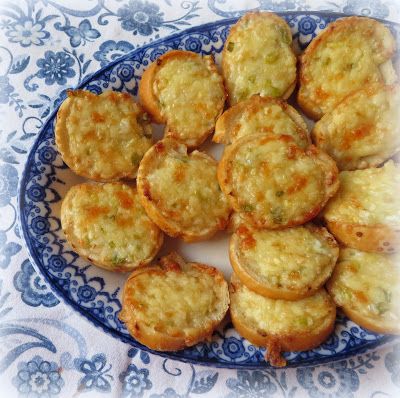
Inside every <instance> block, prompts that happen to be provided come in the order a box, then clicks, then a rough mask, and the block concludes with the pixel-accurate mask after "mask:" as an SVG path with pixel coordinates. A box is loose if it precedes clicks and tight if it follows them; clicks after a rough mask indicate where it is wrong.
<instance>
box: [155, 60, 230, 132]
mask: <svg viewBox="0 0 400 398" xmlns="http://www.w3.org/2000/svg"><path fill="white" fill-rule="evenodd" d="M210 62H212V61H211V60H208V59H203V58H202V57H200V56H198V57H196V58H192V57H188V58H186V59H184V58H182V57H180V58H176V59H169V60H168V61H166V62H165V63H163V65H162V67H160V68H159V69H158V72H157V75H156V77H155V81H154V91H155V93H156V96H157V97H158V100H159V104H160V107H161V113H162V115H163V116H164V117H165V118H166V120H167V125H168V129H169V130H171V131H173V132H176V133H178V135H179V137H180V138H181V139H183V140H185V139H189V138H192V137H197V136H198V135H199V134H202V133H204V132H207V131H211V130H212V129H213V128H214V126H215V120H216V118H217V116H218V115H219V114H220V112H221V110H222V108H223V106H224V102H225V93H224V88H223V84H222V77H221V76H220V75H219V74H218V73H217V72H216V71H213V70H212V69H211V67H210Z"/></svg>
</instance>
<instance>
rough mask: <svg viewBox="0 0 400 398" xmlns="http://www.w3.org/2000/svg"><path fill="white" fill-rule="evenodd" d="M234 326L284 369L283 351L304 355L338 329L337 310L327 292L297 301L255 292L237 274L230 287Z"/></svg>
mask: <svg viewBox="0 0 400 398" xmlns="http://www.w3.org/2000/svg"><path fill="white" fill-rule="evenodd" d="M229 294H230V301H231V305H230V313H231V317H232V323H233V325H234V327H235V329H236V330H237V331H238V332H239V333H240V335H241V336H243V337H244V338H246V339H247V340H249V341H250V343H252V344H254V345H257V346H260V347H265V348H267V353H266V359H267V360H268V361H269V362H270V363H271V365H273V366H285V365H286V360H285V359H284V358H283V357H282V356H281V352H283V351H305V350H311V349H312V348H314V347H317V346H319V345H320V344H321V343H323V342H324V341H325V340H326V339H327V338H328V337H329V335H330V334H331V333H332V331H333V329H334V325H335V318H336V306H335V304H334V302H333V301H332V299H331V298H330V297H329V295H328V294H327V293H326V291H325V290H324V289H320V290H318V291H317V292H316V293H315V294H314V295H313V296H310V297H307V298H304V299H302V300H298V301H287V300H274V299H271V298H267V297H264V296H261V295H260V294H257V293H256V292H253V291H252V290H250V289H248V288H247V287H246V286H245V285H243V284H242V283H241V282H240V281H239V279H238V278H237V276H236V275H235V274H233V275H232V279H231V283H230V286H229Z"/></svg>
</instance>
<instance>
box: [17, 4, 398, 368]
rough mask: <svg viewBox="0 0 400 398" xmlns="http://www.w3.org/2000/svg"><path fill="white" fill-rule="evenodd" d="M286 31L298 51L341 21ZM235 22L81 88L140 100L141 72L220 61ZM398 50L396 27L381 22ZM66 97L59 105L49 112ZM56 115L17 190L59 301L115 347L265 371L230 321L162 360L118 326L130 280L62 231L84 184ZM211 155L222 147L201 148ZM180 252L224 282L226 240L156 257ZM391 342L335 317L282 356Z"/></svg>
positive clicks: (317, 18) (121, 65)
mask: <svg viewBox="0 0 400 398" xmlns="http://www.w3.org/2000/svg"><path fill="white" fill-rule="evenodd" d="M278 14H279V15H280V16H282V17H283V18H284V19H285V20H286V21H287V22H288V24H289V25H290V27H291V30H292V34H293V39H294V42H295V46H297V47H298V48H299V49H300V50H303V49H304V48H306V47H307V45H308V44H309V42H310V41H311V40H312V39H313V38H314V37H315V36H316V35H317V34H318V32H319V31H320V30H322V29H324V28H325V27H326V25H327V24H328V23H329V22H332V21H334V20H335V19H337V18H339V17H343V16H344V15H341V14H333V13H321V12H307V13H304V12H287V13H278ZM236 21H237V18H234V19H227V20H222V21H218V22H215V23H210V24H206V25H202V26H198V27H193V28H191V29H188V30H186V31H183V32H180V33H178V34H175V35H173V36H170V37H167V38H165V39H162V40H159V41H155V42H152V43H150V44H147V45H145V46H143V47H141V48H138V49H137V50H134V51H132V52H131V53H129V54H127V55H126V56H124V57H122V58H120V59H118V60H116V61H114V62H112V63H110V64H109V65H107V66H106V67H104V68H102V69H101V70H99V71H98V72H96V73H94V74H93V75H91V76H89V77H88V78H87V79H86V80H85V81H84V82H83V83H82V84H81V85H80V86H79V87H78V88H82V89H86V90H89V91H92V92H94V93H96V94H99V93H101V92H103V91H106V90H116V91H126V92H129V93H130V94H132V95H133V96H135V97H136V96H137V92H138V83H139V80H140V76H141V75H142V73H143V71H144V69H145V68H146V67H147V66H148V65H149V64H150V63H151V62H152V61H153V60H154V59H156V58H157V57H158V56H160V55H161V54H163V53H165V52H166V51H169V50H172V49H178V48H179V49H184V50H190V51H194V52H198V53H202V54H214V55H215V58H216V61H217V63H219V62H220V57H221V51H222V48H223V44H224V42H225V39H226V37H227V35H228V32H229V29H230V27H231V26H232V25H233V24H234V23H235V22H236ZM382 22H383V23H385V24H386V25H387V26H388V27H389V28H390V29H391V31H392V32H393V34H394V35H395V37H396V39H397V43H400V40H399V38H400V26H399V25H396V24H394V23H389V22H384V21H382ZM63 99H64V98H57V99H56V100H55V101H54V106H55V108H57V106H58V105H59V104H60V103H61V102H62V100H63ZM56 111H57V109H55V111H54V112H53V113H52V115H51V116H50V117H49V119H48V120H47V121H46V123H45V124H44V126H43V128H42V130H41V132H40V133H39V136H38V138H37V140H36V142H35V143H34V145H33V147H32V149H31V152H30V154H29V156H28V160H27V163H26V166H25V169H24V172H23V176H22V179H21V182H20V186H19V212H20V214H19V216H20V225H21V229H22V231H23V236H24V239H25V241H26V246H27V248H28V252H29V256H30V259H31V261H32V263H33V264H34V266H35V267H36V268H37V269H38V270H39V271H40V272H41V274H42V275H43V276H44V277H45V279H46V281H47V282H48V283H49V285H50V286H51V288H52V289H53V291H54V292H55V293H56V294H57V296H58V297H60V298H62V299H63V300H64V301H65V302H66V303H67V304H68V305H70V306H72V307H73V308H74V309H75V310H76V311H77V312H79V313H80V314H81V315H82V316H84V317H85V318H87V319H88V320H89V321H90V322H92V323H93V324H94V325H95V326H98V327H100V328H102V329H103V330H104V331H105V332H107V333H109V334H111V335H112V336H114V337H116V338H119V339H120V340H122V341H124V342H127V343H129V344H131V345H133V346H135V347H138V348H140V349H143V350H146V351H149V352H152V353H154V354H157V355H161V356H163V357H167V358H171V359H177V360H181V361H184V362H191V363H197V364H201V365H211V366H217V367H226V368H265V367H267V366H270V365H269V364H268V363H267V362H265V360H264V354H265V350H264V349H259V348H257V347H254V346H253V345H251V344H250V343H249V342H248V341H247V340H245V339H243V338H242V337H240V336H239V335H238V334H237V333H236V331H235V330H234V329H233V327H232V324H230V323H229V322H228V323H226V324H225V325H224V326H221V328H220V329H219V330H217V331H216V332H215V333H214V335H213V338H212V341H210V342H205V343H201V344H197V345H196V346H194V347H191V348H189V349H185V350H183V351H179V352H174V353H169V352H168V353H165V352H164V353H160V352H154V351H151V350H149V349H148V348H146V347H144V346H142V345H141V344H139V343H138V342H137V341H136V340H134V339H133V338H132V337H131V336H130V335H129V333H128V332H127V330H126V328H125V327H124V325H123V324H122V323H121V322H120V321H119V319H118V313H119V311H120V309H121V290H122V287H123V284H124V281H125V279H126V278H127V274H114V273H111V272H107V271H105V270H102V269H100V268H98V267H95V266H93V265H90V264H88V263H87V262H86V261H84V260H83V259H81V258H80V257H79V256H78V255H77V254H76V253H75V252H73V251H72V249H71V247H70V246H69V245H68V243H67V242H66V240H65V237H64V235H63V232H62V230H61V225H60V207H61V201H62V198H63V197H64V196H65V194H66V192H67V191H68V189H69V188H70V187H71V186H73V185H75V184H77V183H79V182H82V181H83V179H81V178H80V177H77V176H76V175H74V173H73V172H72V171H70V170H69V169H68V167H67V166H66V165H65V164H64V163H63V161H62V159H61V156H60V154H59V153H58V152H57V148H56V145H55V141H54V122H55V118H56ZM203 149H205V150H206V151H208V152H211V153H214V154H216V153H217V152H218V151H220V148H216V146H213V145H211V144H206V145H205V147H204V146H203ZM172 249H174V250H178V251H179V252H181V253H182V254H183V255H184V257H186V258H187V259H189V260H191V261H201V262H204V263H208V264H211V265H215V266H217V267H218V268H220V269H221V270H222V271H223V272H224V273H225V275H226V276H227V277H228V276H229V274H230V265H229V258H228V237H227V235H226V234H220V235H218V236H217V237H215V238H214V239H212V240H211V241H207V242H201V243H197V244H184V243H181V242H177V241H174V240H172V239H166V242H165V244H164V247H163V249H162V250H161V253H160V254H164V253H167V252H168V251H170V250H172ZM392 339H393V336H383V335H379V334H374V333H370V332H368V331H366V330H364V329H363V328H361V327H359V326H357V325H356V324H354V323H353V322H351V321H350V320H348V319H347V318H346V317H345V316H344V315H342V314H341V313H339V314H338V317H337V322H336V329H335V332H334V333H333V334H332V336H331V337H330V338H329V340H327V341H326V342H325V343H324V344H323V345H321V346H320V347H318V348H316V349H314V350H311V351H305V352H297V353H295V352H292V353H286V354H285V357H286V358H287V360H288V366H304V365H316V364H319V363H324V362H330V361H334V360H337V359H340V358H344V357H346V356H349V355H354V354H358V353H362V352H365V351H366V350H368V349H372V348H374V347H377V346H379V345H381V344H384V343H386V342H388V341H390V340H392Z"/></svg>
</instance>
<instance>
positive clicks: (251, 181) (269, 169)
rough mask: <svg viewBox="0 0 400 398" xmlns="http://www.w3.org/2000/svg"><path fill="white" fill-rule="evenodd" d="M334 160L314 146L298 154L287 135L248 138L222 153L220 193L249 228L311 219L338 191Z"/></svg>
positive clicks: (279, 225)
mask: <svg viewBox="0 0 400 398" xmlns="http://www.w3.org/2000/svg"><path fill="white" fill-rule="evenodd" d="M337 174H338V171H337V168H336V165H335V163H334V161H333V160H332V159H331V158H330V157H329V156H328V155H326V154H325V153H324V152H321V151H319V150H317V149H316V148H315V147H312V146H311V147H309V148H308V149H307V150H303V149H301V148H300V147H298V146H297V145H296V144H295V142H294V141H293V139H292V138H291V137H289V136H271V135H267V134H252V135H248V136H244V137H242V138H240V139H238V140H237V141H235V142H234V143H233V144H232V145H230V146H229V147H228V148H227V149H226V150H225V152H224V155H223V157H222V160H221V162H220V164H219V168H218V180H219V183H220V185H221V188H222V190H223V191H224V192H225V194H226V195H228V197H229V198H230V200H231V204H232V207H233V208H234V210H235V211H237V212H240V213H242V216H243V217H245V218H246V219H247V220H248V221H249V222H250V223H251V224H252V225H254V226H257V227H265V228H274V229H275V228H278V229H280V228H284V227H288V226H294V225H300V224H303V223H305V222H307V221H309V220H310V219H312V218H313V217H315V216H316V215H317V213H318V212H319V211H320V210H321V209H322V207H323V206H324V205H325V203H326V201H327V200H328V199H329V198H330V197H331V196H332V195H333V194H334V193H335V192H336V190H337V188H338V179H337Z"/></svg>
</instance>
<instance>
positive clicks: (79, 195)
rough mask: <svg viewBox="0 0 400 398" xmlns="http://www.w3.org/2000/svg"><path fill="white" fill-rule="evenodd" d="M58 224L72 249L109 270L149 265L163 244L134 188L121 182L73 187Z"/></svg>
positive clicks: (159, 233)
mask: <svg viewBox="0 0 400 398" xmlns="http://www.w3.org/2000/svg"><path fill="white" fill-rule="evenodd" d="M61 224H62V228H63V230H64V233H65V235H66V237H67V239H68V241H69V242H70V244H71V245H72V247H73V248H74V250H76V251H77V252H78V253H79V254H80V255H81V256H83V257H85V258H87V259H88V260H89V261H91V262H92V263H94V264H95V265H98V266H100V267H102V268H105V269H107V270H110V271H130V270H132V269H134V268H136V267H138V266H140V265H144V264H147V263H149V262H150V261H151V260H152V259H153V257H154V256H155V255H156V253H157V252H158V250H159V248H160V247H161V244H162V242H163V235H162V232H161V231H160V230H159V229H158V227H157V226H156V225H155V224H154V223H153V222H152V221H151V220H150V219H149V217H148V216H147V214H146V212H145V211H144V208H143V207H142V205H141V204H140V201H139V197H138V194H137V192H136V189H135V188H132V187H130V186H129V185H126V184H122V183H106V184H96V185H94V184H88V183H85V184H80V185H75V186H73V187H72V188H71V189H70V190H69V191H68V193H67V195H66V197H65V198H64V200H63V204H62V208H61Z"/></svg>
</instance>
